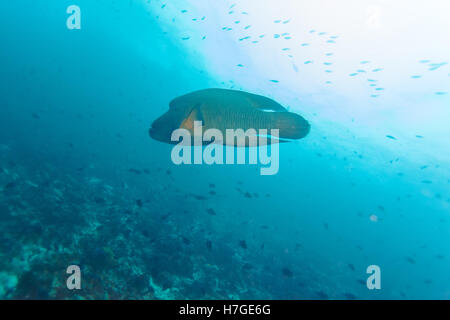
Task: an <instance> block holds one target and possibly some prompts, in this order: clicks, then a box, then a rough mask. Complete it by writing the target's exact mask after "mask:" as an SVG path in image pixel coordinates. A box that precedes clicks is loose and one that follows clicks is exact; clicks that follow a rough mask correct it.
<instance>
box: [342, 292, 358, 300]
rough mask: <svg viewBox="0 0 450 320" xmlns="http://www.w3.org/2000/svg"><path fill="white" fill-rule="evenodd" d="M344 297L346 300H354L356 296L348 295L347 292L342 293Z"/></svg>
mask: <svg viewBox="0 0 450 320" xmlns="http://www.w3.org/2000/svg"><path fill="white" fill-rule="evenodd" d="M344 297H345V298H346V299H347V300H355V299H356V296H355V295H354V294H353V293H349V292H346V293H344Z"/></svg>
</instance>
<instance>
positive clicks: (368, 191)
mask: <svg viewBox="0 0 450 320" xmlns="http://www.w3.org/2000/svg"><path fill="white" fill-rule="evenodd" d="M71 4H73V3H72V2H71V1H40V2H39V3H38V2H36V1H2V2H1V4H0V12H1V13H0V18H1V19H0V37H1V42H2V49H1V50H0V67H1V78H0V82H1V85H0V97H1V98H0V99H1V100H0V105H1V108H0V115H1V116H0V123H1V126H0V166H1V170H0V190H2V192H1V193H0V215H1V220H0V221H1V222H0V229H1V230H0V297H1V298H8V299H11V298H51V299H53V298H57V299H61V298H80V297H81V298H88V299H91V298H97V299H104V298H145V299H155V298H158V299H167V298H168V299H173V298H177V299H185V298H187V299H193V298H200V299H214V298H224V299H228V298H236V299H239V298H241V299H256V298H262V299H312V298H314V299H317V298H321V299H326V298H330V299H353V298H361V299H380V298H388V299H402V298H413V299H414V298H439V299H444V298H449V294H450V276H449V275H448V270H449V267H450V262H449V259H450V253H449V241H448V240H449V235H450V229H449V202H450V198H449V197H450V195H449V194H448V190H449V181H450V180H449V179H450V177H449V162H448V161H445V160H448V159H449V158H448V148H447V149H445V148H442V144H441V145H440V146H441V147H439V148H438V147H436V148H435V149H433V146H435V145H433V143H428V142H425V143H424V142H423V141H424V140H421V139H422V138H417V137H415V135H418V134H420V132H416V131H413V130H411V132H409V133H410V134H411V135H412V136H414V139H415V140H414V144H413V145H411V144H409V145H408V149H401V148H400V147H399V149H398V150H399V151H398V152H396V151H395V150H396V147H394V148H390V149H385V148H384V147H382V146H380V144H379V143H374V144H373V145H372V144H371V143H370V142H371V140H370V139H367V141H366V140H364V137H365V136H364V135H362V134H361V135H360V136H362V138H361V139H360V140H358V139H356V138H355V137H358V128H357V127H352V128H350V129H349V128H346V127H345V126H344V125H343V124H342V123H337V124H336V125H333V123H332V122H330V121H329V118H327V117H324V118H323V121H322V119H321V110H320V109H319V110H313V109H312V108H311V107H310V108H309V109H308V107H304V109H303V110H302V109H301V108H300V109H299V110H298V111H299V112H300V113H301V114H304V115H305V116H306V118H308V119H309V120H310V122H311V124H312V131H311V134H310V135H309V136H308V137H307V138H306V139H304V140H302V141H299V142H298V143H292V144H284V145H282V146H281V147H280V171H279V173H278V174H277V175H274V176H260V175H259V167H258V166H255V165H253V166H252V165H241V166H206V165H202V166H175V165H173V164H172V162H171V161H170V152H171V146H169V145H165V144H162V143H159V142H157V141H153V140H151V139H150V138H149V137H148V133H147V132H148V128H149V125H150V123H151V121H152V120H153V119H155V118H156V117H157V116H159V115H160V114H162V113H163V112H165V111H166V110H167V108H168V102H169V101H170V100H171V99H173V98H174V97H176V96H179V95H181V94H184V93H186V92H190V91H193V90H197V89H202V88H207V87H223V88H231V87H234V88H236V89H243V90H249V91H252V89H254V83H252V84H250V83H249V85H247V84H246V79H247V77H251V75H250V76H248V75H247V76H245V77H244V76H243V77H242V81H239V79H241V78H240V77H239V74H238V73H236V74H235V77H234V78H233V82H230V79H227V78H221V77H220V76H217V75H215V74H214V72H213V70H212V69H209V67H208V66H210V65H208V62H207V61H206V60H204V57H203V55H202V47H201V46H197V47H196V50H194V51H192V49H190V50H189V51H188V50H187V49H186V47H185V46H184V42H185V41H189V40H180V37H179V35H178V33H177V34H176V35H175V33H174V34H173V35H172V33H171V31H172V29H171V27H167V26H166V25H164V23H163V22H161V19H163V18H162V17H163V15H164V10H163V9H162V8H161V6H162V4H163V3H162V2H157V1H150V4H148V5H149V8H150V9H148V8H147V9H146V8H145V6H144V5H143V4H142V3H141V2H139V1H124V2H120V1H106V0H105V1H78V3H77V4H78V5H79V6H80V7H81V8H82V21H83V22H82V30H77V31H75V30H72V31H70V30H67V28H66V27H65V20H66V18H67V14H65V10H66V8H67V7H68V6H69V5H71ZM176 4H177V5H179V7H178V8H179V10H178V8H177V10H175V11H177V12H179V11H180V10H183V9H184V8H188V7H189V5H188V3H186V2H183V3H182V2H176ZM209 10H212V9H211V8H209ZM178 14H183V13H181V12H179V13H178ZM171 15H173V14H172V13H171ZM200 17H201V15H200ZM165 19H168V18H167V17H166V18H165ZM169 20H170V19H169ZM173 32H175V31H173ZM191 32H192V31H191ZM197 36H198V37H201V36H202V35H197ZM208 39H209V38H207V39H205V41H207V40H208ZM225 45H226V44H225ZM235 52H236V51H235V48H234V47H230V51H229V55H233V54H234V53H235ZM245 59H248V58H247V57H243V60H245ZM447 71H448V70H447ZM266 82H267V81H266ZM278 85H279V86H278V87H277V89H276V90H275V91H273V92H270V91H267V95H268V96H271V97H273V98H276V99H277V100H280V101H283V96H282V92H283V91H282V89H280V86H281V87H282V82H280V83H279V84H278ZM445 85H446V86H447V84H445ZM447 87H448V86H447ZM447 87H446V88H447ZM436 90H437V89H436ZM439 90H442V89H439ZM253 91H254V90H253ZM259 93H264V92H259ZM286 94H287V95H289V94H290V95H291V94H292V91H289V90H286ZM440 96H441V95H435V97H433V99H435V98H440ZM442 96H443V98H442V99H446V100H443V101H446V102H445V103H444V104H443V105H447V106H448V105H449V104H448V101H449V100H448V95H447V96H445V94H442ZM304 100H305V99H304ZM312 101H313V100H309V101H308V100H306V102H312ZM440 101H442V100H440ZM439 103H442V102H439ZM305 105H307V103H305ZM428 106H429V105H428ZM439 106H440V105H439ZM429 107H430V108H431V106H429ZM350 111H351V109H350ZM347 112H349V111H348V110H347ZM315 113H318V114H319V115H318V116H314V115H315ZM447 115H448V112H447V113H446V112H443V113H442V117H444V116H447ZM447 120H448V118H447ZM441 121H443V123H445V119H441ZM446 123H447V124H448V121H447V122H446ZM315 125H316V127H315ZM439 125H440V124H438V126H439ZM428 126H429V127H432V126H433V124H432V123H430V124H428ZM380 127H383V123H381V124H380ZM315 128H317V129H316V131H315V132H314V129H315ZM361 130H362V129H361ZM361 132H362V131H361ZM381 132H382V134H381V136H382V138H381V139H383V143H391V142H392V139H389V138H386V137H385V135H388V134H389V133H390V132H389V131H383V130H381ZM443 132H444V134H445V133H447V132H448V130H447V131H445V130H444V131H443ZM425 138H426V139H429V140H428V141H430V140H432V138H433V137H424V139H425ZM439 138H440V139H442V137H439ZM425 141H426V140H425ZM439 141H441V140H439ZM399 143H401V142H399ZM421 143H422V144H421ZM446 146H447V147H448V144H447V145H446ZM422 147H423V148H424V149H425V148H428V149H427V153H426V154H423V153H421V152H420V150H421V148H422ZM430 148H431V149H430ZM393 150H394V151H393ZM430 150H431V151H430ZM408 152H409V153H408ZM430 154H431V156H430ZM433 155H434V156H436V158H434V157H433ZM442 159H443V160H442ZM440 160H442V161H440ZM424 166H426V167H424ZM70 264H77V265H79V266H80V267H81V270H82V287H83V289H82V290H81V291H76V292H71V291H69V290H67V289H66V287H65V281H66V273H65V270H66V268H67V266H68V265H70ZM372 264H375V265H379V266H380V267H381V272H382V289H381V290H373V291H369V290H368V289H367V288H366V285H365V281H366V279H367V277H368V275H367V274H366V268H367V266H369V265H372Z"/></svg>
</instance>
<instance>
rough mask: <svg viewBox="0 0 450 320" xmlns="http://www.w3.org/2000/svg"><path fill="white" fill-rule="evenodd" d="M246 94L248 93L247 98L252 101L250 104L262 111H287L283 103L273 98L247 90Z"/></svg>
mask: <svg viewBox="0 0 450 320" xmlns="http://www.w3.org/2000/svg"><path fill="white" fill-rule="evenodd" d="M245 94H246V95H247V99H248V101H249V102H250V104H251V105H252V106H253V107H255V108H257V109H259V110H261V111H267V112H287V109H286V108H284V107H283V106H282V105H281V104H279V103H278V102H275V101H274V100H272V99H269V98H266V97H263V96H260V95H257V94H252V93H247V92H245Z"/></svg>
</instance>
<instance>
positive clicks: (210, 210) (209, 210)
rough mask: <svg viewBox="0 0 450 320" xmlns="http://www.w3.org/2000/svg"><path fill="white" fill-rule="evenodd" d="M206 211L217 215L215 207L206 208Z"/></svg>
mask: <svg viewBox="0 0 450 320" xmlns="http://www.w3.org/2000/svg"><path fill="white" fill-rule="evenodd" d="M206 212H207V213H208V214H210V215H212V216H215V215H216V212H215V211H214V209H212V208H208V209H206Z"/></svg>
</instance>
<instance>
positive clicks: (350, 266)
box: [347, 263, 356, 271]
mask: <svg viewBox="0 0 450 320" xmlns="http://www.w3.org/2000/svg"><path fill="white" fill-rule="evenodd" d="M347 266H348V267H349V268H350V270H352V271H355V270H356V269H355V266H354V265H353V264H351V263H348V264H347Z"/></svg>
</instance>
